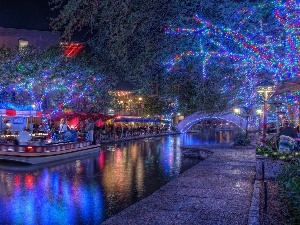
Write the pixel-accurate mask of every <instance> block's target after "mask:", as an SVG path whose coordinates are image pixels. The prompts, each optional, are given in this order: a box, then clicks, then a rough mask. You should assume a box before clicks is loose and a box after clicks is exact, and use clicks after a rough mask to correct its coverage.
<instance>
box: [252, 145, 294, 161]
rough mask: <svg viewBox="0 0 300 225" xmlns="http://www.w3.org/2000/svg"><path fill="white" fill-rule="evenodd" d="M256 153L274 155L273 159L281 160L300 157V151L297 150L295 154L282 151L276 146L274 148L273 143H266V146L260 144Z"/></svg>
mask: <svg viewBox="0 0 300 225" xmlns="http://www.w3.org/2000/svg"><path fill="white" fill-rule="evenodd" d="M256 154H257V155H263V156H268V157H272V158H273V159H280V160H285V161H290V160H293V159H294V158H295V157H299V153H298V152H296V153H295V154H293V153H285V152H284V153H280V152H278V151H276V150H274V148H272V146H271V145H268V144H267V145H266V147H263V146H259V147H257V148H256Z"/></svg>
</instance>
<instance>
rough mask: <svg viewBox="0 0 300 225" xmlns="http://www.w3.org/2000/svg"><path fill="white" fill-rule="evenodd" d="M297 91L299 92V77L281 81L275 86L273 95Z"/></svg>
mask: <svg viewBox="0 0 300 225" xmlns="http://www.w3.org/2000/svg"><path fill="white" fill-rule="evenodd" d="M297 90H300V76H299V77H294V78H291V79H287V80H283V81H282V82H281V83H279V85H278V86H277V88H276V90H275V92H274V95H277V94H282V93H284V92H287V91H297Z"/></svg>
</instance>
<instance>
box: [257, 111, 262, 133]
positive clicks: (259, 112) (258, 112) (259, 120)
mask: <svg viewBox="0 0 300 225" xmlns="http://www.w3.org/2000/svg"><path fill="white" fill-rule="evenodd" d="M262 112H263V111H262V110H261V109H257V110H256V114H257V115H258V133H260V128H261V115H262Z"/></svg>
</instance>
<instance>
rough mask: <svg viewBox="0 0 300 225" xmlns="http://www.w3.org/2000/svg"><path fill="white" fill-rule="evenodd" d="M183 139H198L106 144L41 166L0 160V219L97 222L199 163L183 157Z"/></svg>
mask: <svg viewBox="0 0 300 225" xmlns="http://www.w3.org/2000/svg"><path fill="white" fill-rule="evenodd" d="M185 138H187V139H188V142H189V143H188V144H191V143H194V144H197V143H198V142H199V139H197V138H195V137H192V136H191V137H187V136H186V135H181V136H174V135H173V136H165V137H155V138H148V139H141V140H135V141H130V142H122V143H117V144H110V145H107V146H103V147H102V149H101V151H100V153H99V154H98V155H95V156H94V157H90V158H84V159H74V160H73V161H69V162H68V163H63V164H59V165H55V166H50V165H49V166H47V167H44V168H31V167H25V168H24V169H20V167H19V166H18V167H17V166H16V165H14V166H12V165H8V164H6V163H3V162H1V163H0V188H1V189H0V209H1V210H0V221H1V224H24V225H36V224H43V225H48V224H49V225H50V224H51V225H52V224H64V225H65V224H100V223H101V222H102V221H104V220H105V219H106V218H108V217H111V216H113V215H115V214H116V213H118V212H120V211H121V210H123V209H124V208H126V207H128V206H129V205H131V204H134V203H135V202H137V201H139V200H141V199H142V198H144V197H146V196H148V195H150V194H152V193H153V192H154V191H155V190H157V189H158V188H159V187H161V186H162V185H164V184H166V183H167V182H168V181H170V180H172V179H173V178H174V177H177V176H178V175H179V174H180V173H182V172H183V171H185V170H187V169H188V168H190V167H191V166H193V165H195V164H197V163H198V162H199V160H196V159H187V158H184V157H182V155H181V150H180V147H179V146H180V145H181V144H185V143H184V139H185ZM193 140H194V141H193ZM21 170H23V171H21Z"/></svg>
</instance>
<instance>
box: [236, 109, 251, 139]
mask: <svg viewBox="0 0 300 225" xmlns="http://www.w3.org/2000/svg"><path fill="white" fill-rule="evenodd" d="M240 108H242V109H244V111H245V114H243V115H242V114H241V109H240ZM240 108H234V113H236V114H238V115H241V116H244V117H246V129H245V132H246V134H245V136H246V138H248V124H249V117H250V114H251V112H252V107H251V106H241V107H240Z"/></svg>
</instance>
